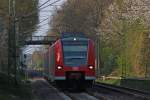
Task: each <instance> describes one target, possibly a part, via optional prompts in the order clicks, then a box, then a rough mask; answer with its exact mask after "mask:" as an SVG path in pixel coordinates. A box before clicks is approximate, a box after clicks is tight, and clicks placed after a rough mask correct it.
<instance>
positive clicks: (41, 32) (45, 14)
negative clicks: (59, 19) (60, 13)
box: [23, 0, 65, 54]
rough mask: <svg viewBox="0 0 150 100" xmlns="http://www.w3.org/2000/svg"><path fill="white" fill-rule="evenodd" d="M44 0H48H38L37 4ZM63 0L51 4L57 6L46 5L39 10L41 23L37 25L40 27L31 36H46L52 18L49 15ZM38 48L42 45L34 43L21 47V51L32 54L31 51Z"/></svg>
mask: <svg viewBox="0 0 150 100" xmlns="http://www.w3.org/2000/svg"><path fill="white" fill-rule="evenodd" d="M46 1H48V0H39V4H38V6H40V5H42V4H44V3H45V2H46ZM55 1H57V0H50V1H49V2H48V3H46V4H45V5H43V6H41V7H40V8H43V7H46V6H48V5H49V4H51V3H53V2H55ZM64 1H65V0H60V1H59V2H56V3H55V4H53V5H59V6H48V7H46V8H44V9H42V10H40V12H39V22H42V23H40V24H39V25H38V26H40V27H39V28H38V29H37V30H36V31H35V32H34V33H33V36H46V35H47V32H48V30H49V29H50V25H49V22H50V20H51V18H52V17H51V16H52V14H53V12H54V11H56V9H59V8H60V7H61V5H62V4H63V2H64ZM45 19H46V20H45ZM43 20H44V21H43ZM39 48H42V47H41V46H39V45H36V46H35V45H29V46H27V47H24V48H23V53H25V54H32V53H33V51H35V50H38V49H39Z"/></svg>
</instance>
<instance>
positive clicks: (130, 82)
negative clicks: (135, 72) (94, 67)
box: [96, 79, 150, 92]
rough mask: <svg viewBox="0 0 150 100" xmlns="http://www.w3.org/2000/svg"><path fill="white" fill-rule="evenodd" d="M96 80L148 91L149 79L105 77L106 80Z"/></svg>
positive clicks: (149, 86) (149, 87) (149, 88)
mask: <svg viewBox="0 0 150 100" xmlns="http://www.w3.org/2000/svg"><path fill="white" fill-rule="evenodd" d="M96 81H97V82H102V83H107V84H112V85H117V86H123V87H128V88H133V89H139V90H144V91H149V92H150V80H137V79H107V80H96Z"/></svg>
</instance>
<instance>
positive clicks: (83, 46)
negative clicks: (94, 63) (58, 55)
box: [62, 41, 88, 67]
mask: <svg viewBox="0 0 150 100" xmlns="http://www.w3.org/2000/svg"><path fill="white" fill-rule="evenodd" d="M62 43H63V52H64V55H63V56H64V64H65V65H66V66H72V67H75V66H81V65H87V50H88V41H63V42H62Z"/></svg>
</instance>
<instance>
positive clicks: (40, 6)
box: [38, 0, 51, 8]
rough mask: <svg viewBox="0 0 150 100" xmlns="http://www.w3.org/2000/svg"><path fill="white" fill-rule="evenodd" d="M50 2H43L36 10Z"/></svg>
mask: <svg viewBox="0 0 150 100" xmlns="http://www.w3.org/2000/svg"><path fill="white" fill-rule="evenodd" d="M50 1H51V0H47V1H46V2H44V3H43V4H41V5H40V6H39V7H38V8H40V7H42V6H44V5H45V4H46V3H48V2H50Z"/></svg>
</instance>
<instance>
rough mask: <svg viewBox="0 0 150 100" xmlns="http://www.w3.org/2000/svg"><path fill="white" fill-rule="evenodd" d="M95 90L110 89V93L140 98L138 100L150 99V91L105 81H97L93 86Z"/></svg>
mask: <svg viewBox="0 0 150 100" xmlns="http://www.w3.org/2000/svg"><path fill="white" fill-rule="evenodd" d="M93 90H97V91H99V92H104V91H105V92H106V91H107V92H108V91H109V93H111V92H113V93H114V92H115V93H119V94H123V95H128V96H132V97H135V98H138V100H150V92H145V91H140V90H135V89H131V88H125V87H120V86H114V85H109V84H104V83H95V85H94V86H93ZM90 91H92V90H90Z"/></svg>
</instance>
